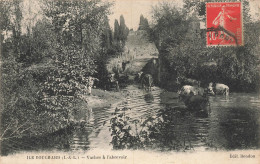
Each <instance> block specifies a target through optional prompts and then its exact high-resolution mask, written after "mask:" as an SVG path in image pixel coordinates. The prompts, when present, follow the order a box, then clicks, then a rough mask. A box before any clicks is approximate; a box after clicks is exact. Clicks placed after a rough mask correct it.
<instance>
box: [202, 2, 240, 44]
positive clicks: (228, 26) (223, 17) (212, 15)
mask: <svg viewBox="0 0 260 164" xmlns="http://www.w3.org/2000/svg"><path fill="white" fill-rule="evenodd" d="M206 21H207V22H206V27H207V37H206V42H207V46H242V45H243V18H242V3H241V2H212V3H207V4H206Z"/></svg>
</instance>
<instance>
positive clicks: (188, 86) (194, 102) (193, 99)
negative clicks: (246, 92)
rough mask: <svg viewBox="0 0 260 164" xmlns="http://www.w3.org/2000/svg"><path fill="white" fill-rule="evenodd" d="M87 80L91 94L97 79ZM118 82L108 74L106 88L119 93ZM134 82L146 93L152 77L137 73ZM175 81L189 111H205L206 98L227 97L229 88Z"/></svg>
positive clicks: (194, 81)
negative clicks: (214, 96)
mask: <svg viewBox="0 0 260 164" xmlns="http://www.w3.org/2000/svg"><path fill="white" fill-rule="evenodd" d="M123 78H127V77H123ZM127 79H128V78H127ZM88 80H89V82H88V85H87V90H88V93H89V94H91V88H92V87H93V84H94V81H95V80H96V81H98V79H96V78H93V77H89V78H88ZM119 80H120V77H119V75H116V74H114V73H113V74H109V75H108V77H107V83H106V84H107V86H106V88H115V89H116V90H117V91H119ZM121 81H122V80H121ZM135 81H136V82H137V83H139V84H141V86H142V88H143V89H145V90H148V91H151V87H152V86H153V85H154V83H153V77H152V75H151V74H146V73H144V72H139V73H137V74H136V76H135ZM176 81H177V82H176V83H177V84H178V85H179V86H181V87H180V89H179V90H178V95H179V100H180V101H182V102H184V104H185V106H187V107H188V108H189V109H190V110H195V111H197V110H202V111H205V110H206V109H207V107H208V106H210V104H209V98H208V96H212V95H225V96H228V95H229V87H228V86H227V85H225V84H221V83H212V82H211V83H209V85H208V86H207V87H205V88H203V87H200V81H197V80H194V79H190V78H185V77H178V78H177V80H176Z"/></svg>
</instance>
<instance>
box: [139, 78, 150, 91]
mask: <svg viewBox="0 0 260 164" xmlns="http://www.w3.org/2000/svg"><path fill="white" fill-rule="evenodd" d="M141 84H142V87H143V88H144V89H147V90H149V91H150V90H151V87H152V84H153V77H152V75H150V74H145V75H144V76H143V77H142V78H141Z"/></svg>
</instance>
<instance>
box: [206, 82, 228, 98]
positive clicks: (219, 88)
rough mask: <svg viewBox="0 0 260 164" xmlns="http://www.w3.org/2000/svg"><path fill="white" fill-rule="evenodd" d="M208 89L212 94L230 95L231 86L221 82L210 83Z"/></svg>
mask: <svg viewBox="0 0 260 164" xmlns="http://www.w3.org/2000/svg"><path fill="white" fill-rule="evenodd" d="M208 91H209V94H211V95H225V96H228V95H229V87H228V86H227V85H225V84H221V83H215V84H213V83H209V86H208Z"/></svg>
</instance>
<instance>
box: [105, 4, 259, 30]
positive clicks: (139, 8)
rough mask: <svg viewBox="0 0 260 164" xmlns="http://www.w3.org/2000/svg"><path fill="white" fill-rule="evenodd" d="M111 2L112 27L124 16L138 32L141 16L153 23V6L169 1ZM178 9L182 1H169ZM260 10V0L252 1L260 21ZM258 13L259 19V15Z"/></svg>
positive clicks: (254, 16)
mask: <svg viewBox="0 0 260 164" xmlns="http://www.w3.org/2000/svg"><path fill="white" fill-rule="evenodd" d="M107 1H109V2H114V3H115V4H114V6H113V7H112V12H113V14H112V15H110V16H109V19H110V21H109V23H110V26H111V27H112V28H113V27H114V21H115V19H118V20H119V17H120V15H123V16H124V18H125V23H126V25H127V27H129V29H131V28H133V29H134V30H137V28H138V25H139V21H140V15H141V14H143V16H144V17H146V18H147V19H148V21H151V9H152V7H151V6H154V5H156V4H158V2H163V1H167V0H107ZM168 1H170V2H172V3H174V4H176V6H177V7H182V6H183V2H182V0H168ZM259 8H260V1H259V0H250V9H251V15H253V16H252V17H253V19H259ZM257 13H258V18H257V15H256V14H257Z"/></svg>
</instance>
